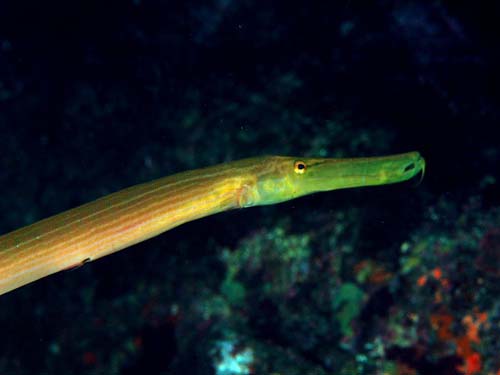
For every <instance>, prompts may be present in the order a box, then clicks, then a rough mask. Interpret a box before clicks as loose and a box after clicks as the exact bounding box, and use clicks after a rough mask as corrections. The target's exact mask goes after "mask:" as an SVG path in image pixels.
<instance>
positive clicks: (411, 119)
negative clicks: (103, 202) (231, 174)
mask: <svg viewBox="0 0 500 375" xmlns="http://www.w3.org/2000/svg"><path fill="white" fill-rule="evenodd" d="M499 8H500V6H499V4H498V2H493V1H491V2H488V1H479V2H460V1H459V2H457V1H444V0H443V1H430V2H424V1H405V2H399V1H388V0H375V1H371V2H364V1H355V0H344V1H330V2H326V1H324V2H315V1H311V2H301V1H282V0H277V1H250V0H243V1H232V0H211V1H200V0H192V1H178V0H174V1H160V0H127V1H125V0H122V1H23V0H2V1H1V2H0V194H1V196H0V212H1V215H0V233H2V234H3V233H7V232H9V231H11V230H14V229H16V228H19V227H22V226H24V225H27V224H30V223H32V222H34V221H37V220H39V219H42V218H45V217H48V216H50V215H53V214H55V213H58V212H61V211H64V210H67V209H69V208H72V207H75V206H77V205H79V204H82V203H85V202H88V201H91V200H93V199H96V198H98V197H100V196H103V195H106V194H109V193H111V192H113V191H116V190H119V189H121V188H124V187H127V186H130V185H133V184H136V183H140V182H144V181H148V180H152V179H155V178H158V177H161V176H165V175H169V174H172V173H175V172H179V171H184V170H189V169H194V168H198V167H202V166H207V165H212V164H216V163H220V162H225V161H230V160H236V159H239V158H243V157H248V156H257V155H266V154H270V155H272V154H276V155H297V156H300V155H303V156H320V157H327V156H328V157H357V156H372V155H385V154H395V153H399V152H407V151H413V150H416V151H419V152H421V153H422V155H423V156H424V157H425V158H426V161H427V169H426V174H425V177H424V179H423V181H422V183H420V184H418V185H417V183H416V182H415V181H412V182H410V183H405V184H397V185H391V186H381V187H371V188H359V189H347V190H339V191H334V192H328V193H321V194H314V195H311V196H307V197H303V198H301V199H298V200H294V201H290V202H287V203H282V204H279V205H274V206H267V207H258V208H251V209H245V210H236V211H231V212H226V213H222V214H218V215H214V216H210V217H207V218H204V219H201V220H197V221H194V222H190V223H187V224H185V225H183V226H181V227H179V228H176V229H173V230H171V231H168V232H166V233H165V234H162V235H160V236H158V237H156V238H153V239H151V240H148V241H145V242H142V243H140V244H138V245H135V246H133V247H131V248H128V249H126V250H124V251H121V252H118V253H116V254H113V255H111V256H108V257H105V258H103V259H101V260H99V261H96V262H92V263H90V264H86V265H85V266H83V267H80V268H78V269H76V270H72V271H65V272H60V273H58V274H55V275H52V276H50V277H47V278H45V279H42V280H39V281H37V282H35V283H32V284H29V285H27V286H24V287H22V288H20V289H17V290H14V291H12V292H9V293H7V294H5V295H2V296H1V297H0V337H1V340H0V375H11V374H20V375H23V374H109V375H112V374H121V375H131V374H193V375H198V374H210V375H212V374H213V375H237V374H257V375H261V374H269V375H271V374H273V375H278V374H280V375H296V374H297V375H298V374H306V375H325V374H335V375H336V374H339V375H355V374H370V375H371V374H377V375H378V374H384V375H385V374H387V375H416V374H422V375H428V374H441V375H463V374H466V375H475V374H485V375H498V374H500V354H499V353H500V299H499V296H500V209H499V206H500V194H499V189H498V181H499V178H500V173H499V172H500V168H499V159H500V141H499V136H498V126H499V120H500V99H499V94H500V85H499V84H500V70H499V69H498V66H499V64H500V49H499V39H498V35H500V23H499V22H498V19H499V17H500V9H499ZM417 182H418V181H417Z"/></svg>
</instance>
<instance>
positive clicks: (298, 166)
mask: <svg viewBox="0 0 500 375" xmlns="http://www.w3.org/2000/svg"><path fill="white" fill-rule="evenodd" d="M306 169H307V166H306V163H304V162H303V161H301V160H297V161H296V162H295V165H294V167H293V170H294V171H295V173H298V174H303V173H304V172H305V171H306Z"/></svg>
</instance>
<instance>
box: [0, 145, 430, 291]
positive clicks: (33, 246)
mask: <svg viewBox="0 0 500 375" xmlns="http://www.w3.org/2000/svg"><path fill="white" fill-rule="evenodd" d="M424 170H425V160H424V159H423V158H422V157H421V156H420V154H419V153H418V152H408V153H403V154H397V155H390V156H382V157H365V158H300V157H289V156H262V157H253V158H248V159H242V160H238V161H233V162H228V163H223V164H218V165H215V166H211V167H206V168H202V169H195V170H191V171H187V172H182V173H178V174H174V175H171V176H167V177H164V178H160V179H157V180H154V181H151V182H146V183H142V184H139V185H135V186H132V187H129V188H127V189H124V190H121V191H118V192H115V193H112V194H110V195H107V196H104V197H102V198H100V199H97V200H95V201H93V202H90V203H87V204H84V205H82V206H79V207H77V208H73V209H71V210H68V211H65V212H63V213H60V214H57V215H54V216H52V217H49V218H47V219H44V220H41V221H38V222H36V223H34V224H31V225H28V226H26V227H23V228H20V229H17V230H14V231H13V232H10V233H7V234H4V235H2V236H0V294H4V293H7V292H9V291H11V290H13V289H16V288H19V287H21V286H23V285H25V284H28V283H31V282H33V281H36V280H38V279H41V278H43V277H45V276H48V275H50V274H53V273H55V272H58V271H61V270H64V269H68V268H71V267H73V266H77V265H80V264H84V263H87V262H90V261H93V260H95V259H98V258H101V257H103V256H106V255H108V254H111V253H114V252H116V251H119V250H122V249H124V248H126V247H128V246H131V245H134V244H136V243H138V242H141V241H144V240H146V239H148V238H151V237H153V236H156V235H158V234H160V233H162V232H165V231H167V230H169V229H172V228H174V227H176V226H179V225H181V224H183V223H186V222H189V221H192V220H195V219H198V218H201V217H205V216H208V215H213V214H215V213H218V212H222V211H227V210H231V209H235V208H245V207H252V206H261V205H269V204H275V203H279V202H284V201H288V200H291V199H295V198H298V197H301V196H304V195H307V194H311V193H315V192H320V191H330V190H336V189H344V188H354V187H361V186H373V185H384V184H392V183H396V182H401V181H405V180H409V179H411V178H412V177H414V176H416V175H417V174H419V173H421V174H422V176H423V174H424Z"/></svg>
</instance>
